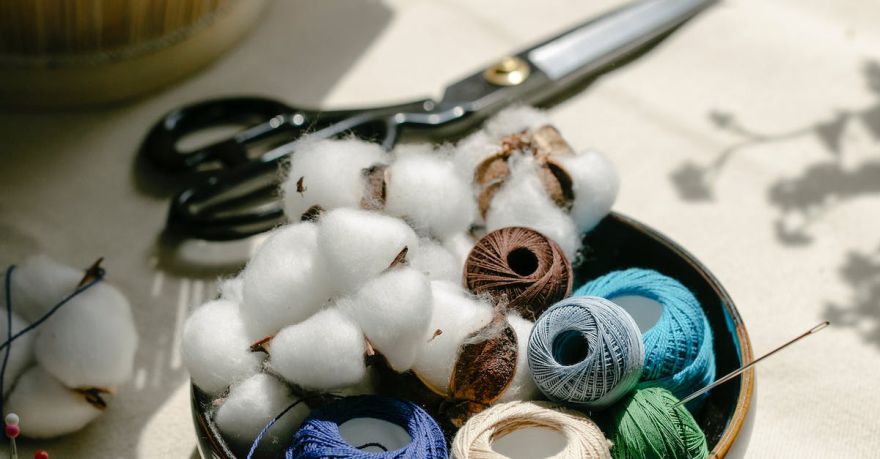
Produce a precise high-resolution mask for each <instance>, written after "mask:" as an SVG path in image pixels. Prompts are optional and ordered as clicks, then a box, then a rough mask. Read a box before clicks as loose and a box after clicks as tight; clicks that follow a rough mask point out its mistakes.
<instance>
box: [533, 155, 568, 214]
mask: <svg viewBox="0 0 880 459" xmlns="http://www.w3.org/2000/svg"><path fill="white" fill-rule="evenodd" d="M538 176H539V178H540V179H541V184H542V185H544V190H545V191H546V192H547V196H549V197H550V199H551V200H552V201H553V203H554V204H556V206H557V207H559V208H560V209H562V210H564V211H566V212H568V211H570V210H571V206H572V205H573V204H574V188H573V183H572V180H571V175H569V173H568V171H566V170H565V169H564V168H563V167H562V166H560V165H559V164H557V163H555V162H554V161H553V159H552V158H548V159H547V161H546V162H545V163H544V164H543V165H542V167H541V169H539V172H538Z"/></svg>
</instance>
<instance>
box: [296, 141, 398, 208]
mask: <svg viewBox="0 0 880 459" xmlns="http://www.w3.org/2000/svg"><path fill="white" fill-rule="evenodd" d="M387 161H388V154H387V153H385V151H384V150H382V147H381V146H379V145H377V144H375V143H372V142H365V141H362V140H358V139H346V140H317V141H307V142H306V143H305V144H304V145H302V146H301V147H300V148H298V149H297V151H296V154H294V155H292V156H291V159H290V165H289V168H288V171H287V177H286V179H285V181H284V184H283V185H282V194H283V195H284V213H285V215H287V218H288V219H289V220H290V221H291V222H298V221H300V220H301V219H302V216H303V214H304V213H306V211H308V210H309V209H310V208H312V207H314V206H320V207H321V208H323V209H325V210H332V209H336V208H340V207H354V208H356V207H358V206H359V205H360V203H361V199H362V198H363V196H364V179H363V174H362V171H363V169H365V168H368V167H370V166H372V165H375V164H383V163H386V162H387Z"/></svg>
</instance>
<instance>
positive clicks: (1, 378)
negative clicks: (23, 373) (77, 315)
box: [0, 265, 15, 415]
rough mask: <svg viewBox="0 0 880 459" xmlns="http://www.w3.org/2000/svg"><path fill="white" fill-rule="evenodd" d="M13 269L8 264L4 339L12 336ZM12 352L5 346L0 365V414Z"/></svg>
mask: <svg viewBox="0 0 880 459" xmlns="http://www.w3.org/2000/svg"><path fill="white" fill-rule="evenodd" d="M13 271H15V265H9V268H7V269H6V283H5V286H6V339H7V340H10V339H11V338H12V272H13ZM10 352H12V345H9V346H6V351H5V353H4V355H3V366H2V367H0V415H3V414H5V413H6V396H5V394H3V393H2V392H4V391H5V390H6V388H5V385H4V382H5V378H6V365H7V364H8V363H9V354H10Z"/></svg>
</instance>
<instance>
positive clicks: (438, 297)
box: [412, 281, 492, 396]
mask: <svg viewBox="0 0 880 459" xmlns="http://www.w3.org/2000/svg"><path fill="white" fill-rule="evenodd" d="M431 297H432V299H433V307H432V315H431V323H430V325H429V326H428V330H427V333H426V334H425V335H424V337H423V338H422V339H423V343H424V344H422V347H421V351H420V353H419V356H418V358H417V359H416V362H415V364H414V365H413V368H412V369H413V373H415V374H416V376H418V378H419V379H420V380H421V381H422V382H423V383H424V384H425V386H427V387H428V388H429V389H431V390H432V391H433V392H435V393H437V394H439V395H442V396H446V395H448V392H449V378H450V376H451V374H452V368H453V367H454V365H455V359H456V357H458V350H459V348H460V347H461V346H462V344H464V341H465V339H466V338H467V337H468V336H469V335H471V333H473V332H475V331H476V330H479V329H480V328H482V327H483V326H485V325H486V324H488V323H489V322H490V321H491V320H492V307H491V306H490V305H489V303H488V302H486V301H481V300H480V299H478V298H476V297H475V296H474V295H473V294H471V293H470V292H467V291H466V290H464V289H463V288H462V287H461V286H460V285H459V284H458V283H451V282H443V281H434V282H431Z"/></svg>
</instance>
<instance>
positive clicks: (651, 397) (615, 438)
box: [602, 387, 709, 459]
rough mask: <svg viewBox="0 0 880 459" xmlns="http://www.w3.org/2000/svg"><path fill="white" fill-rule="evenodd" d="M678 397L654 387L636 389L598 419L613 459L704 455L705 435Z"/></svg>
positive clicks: (694, 458) (686, 458)
mask: <svg viewBox="0 0 880 459" xmlns="http://www.w3.org/2000/svg"><path fill="white" fill-rule="evenodd" d="M676 403H678V399H677V398H676V397H675V396H674V395H672V393H670V392H669V391H668V390H666V389H661V388H658V387H649V388H645V389H638V390H636V391H634V392H633V393H632V394H630V395H629V396H627V397H626V398H624V399H623V400H621V401H620V402H619V403H617V404H616V405H614V407H612V409H611V410H610V411H609V414H610V415H609V417H608V418H605V419H603V420H602V424H603V426H604V427H605V428H604V429H603V430H604V431H605V432H606V433H607V434H608V436H609V438H610V440H611V442H612V443H613V444H614V446H613V447H612V448H611V455H612V456H613V457H614V459H653V458H657V457H663V458H668V459H704V458H705V457H707V456H708V455H709V450H708V447H707V445H706V435H705V434H704V433H703V431H702V430H700V426H698V425H697V421H695V420H694V418H693V416H691V413H690V412H689V411H688V410H687V409H686V408H685V407H684V406H675V404H676Z"/></svg>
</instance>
